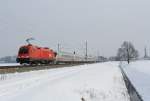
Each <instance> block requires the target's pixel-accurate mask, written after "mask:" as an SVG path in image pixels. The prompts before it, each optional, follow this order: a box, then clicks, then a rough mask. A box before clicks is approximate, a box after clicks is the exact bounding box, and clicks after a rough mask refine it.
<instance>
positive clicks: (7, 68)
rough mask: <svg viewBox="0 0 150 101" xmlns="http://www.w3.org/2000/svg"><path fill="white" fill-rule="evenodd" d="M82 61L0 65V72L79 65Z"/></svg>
mask: <svg viewBox="0 0 150 101" xmlns="http://www.w3.org/2000/svg"><path fill="white" fill-rule="evenodd" d="M81 64H83V63H78V64H77V63H74V64H73V63H71V64H49V65H19V66H0V74H6V73H14V72H27V71H34V70H42V69H52V68H61V67H70V66H76V65H81Z"/></svg>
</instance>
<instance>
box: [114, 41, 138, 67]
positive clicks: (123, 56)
mask: <svg viewBox="0 0 150 101" xmlns="http://www.w3.org/2000/svg"><path fill="white" fill-rule="evenodd" d="M138 56H139V55H138V51H137V50H136V49H135V48H134V46H133V44H132V43H131V42H127V41H124V42H123V44H122V45H121V48H119V49H118V53H117V57H118V58H119V60H124V61H127V62H128V64H129V63H130V60H131V59H136V58H137V57H138Z"/></svg>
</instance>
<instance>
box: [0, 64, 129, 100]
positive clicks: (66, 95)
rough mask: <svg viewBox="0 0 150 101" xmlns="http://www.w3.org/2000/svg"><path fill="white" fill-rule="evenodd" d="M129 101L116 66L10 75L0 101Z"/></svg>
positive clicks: (2, 83)
mask: <svg viewBox="0 0 150 101" xmlns="http://www.w3.org/2000/svg"><path fill="white" fill-rule="evenodd" d="M81 98H83V99H84V100H85V101H129V95H128V93H127V89H126V87H125V83H124V81H123V77H122V74H121V72H120V69H119V68H118V63H111V62H108V63H99V64H90V65H82V66H74V67H66V68H58V69H51V70H40V71H33V72H26V73H16V74H9V75H7V77H6V80H2V81H0V99H1V100H2V101H81Z"/></svg>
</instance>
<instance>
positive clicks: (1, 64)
mask: <svg viewBox="0 0 150 101" xmlns="http://www.w3.org/2000/svg"><path fill="white" fill-rule="evenodd" d="M19 65H20V64H19V63H0V66H19Z"/></svg>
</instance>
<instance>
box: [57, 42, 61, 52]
mask: <svg viewBox="0 0 150 101" xmlns="http://www.w3.org/2000/svg"><path fill="white" fill-rule="evenodd" d="M57 52H58V53H57V54H58V55H59V52H60V44H59V43H58V46H57Z"/></svg>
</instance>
